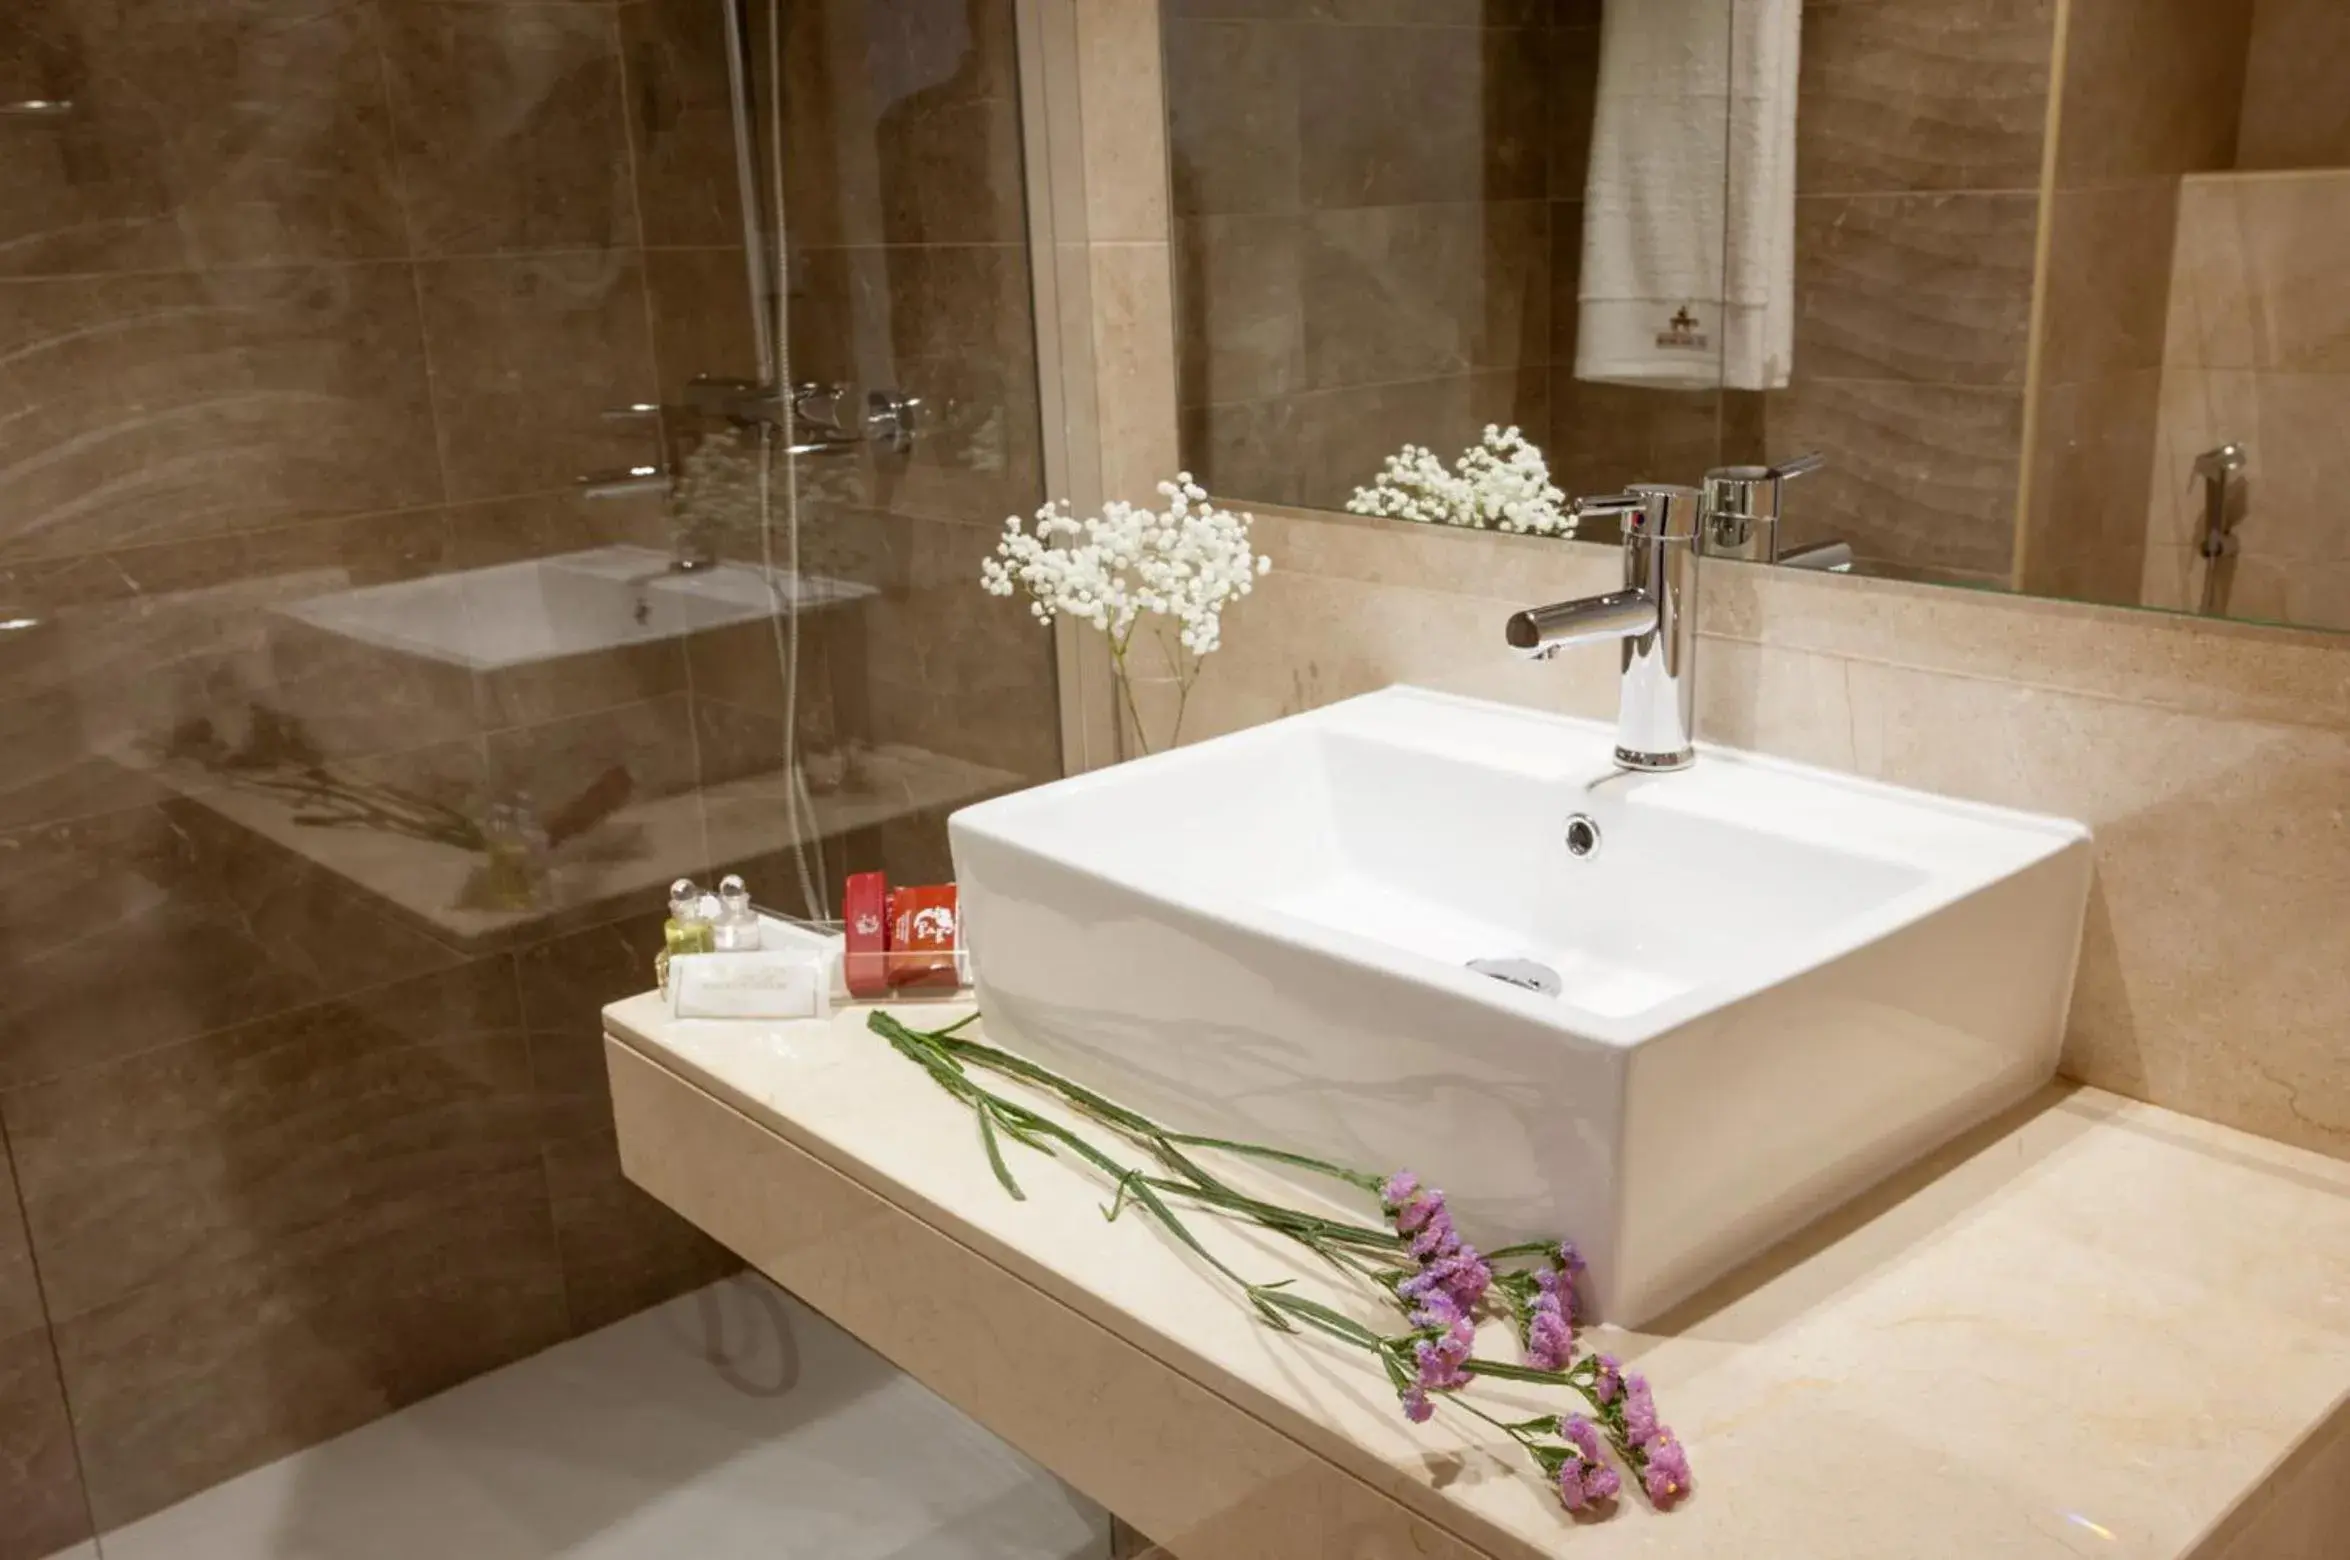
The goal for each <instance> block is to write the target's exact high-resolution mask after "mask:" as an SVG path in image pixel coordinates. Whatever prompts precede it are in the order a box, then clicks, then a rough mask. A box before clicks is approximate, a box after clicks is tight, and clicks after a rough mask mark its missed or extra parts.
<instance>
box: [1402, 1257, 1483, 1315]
mask: <svg viewBox="0 0 2350 1560" xmlns="http://www.w3.org/2000/svg"><path fill="white" fill-rule="evenodd" d="M1492 1285H1493V1269H1492V1268H1491V1267H1489V1266H1487V1265H1486V1262H1485V1259H1484V1258H1483V1257H1480V1256H1479V1255H1477V1248H1476V1247H1474V1246H1456V1247H1455V1248H1454V1249H1453V1250H1451V1251H1449V1252H1447V1253H1445V1254H1444V1255H1443V1256H1440V1257H1437V1258H1435V1259H1433V1260H1432V1261H1430V1262H1428V1263H1427V1265H1426V1266H1424V1267H1422V1268H1421V1269H1420V1271H1419V1272H1417V1273H1415V1274H1413V1275H1412V1276H1411V1277H1410V1278H1407V1279H1405V1280H1404V1281H1403V1282H1402V1283H1401V1284H1399V1285H1398V1286H1396V1293H1398V1294H1400V1295H1402V1296H1403V1297H1404V1298H1405V1299H1406V1300H1418V1299H1420V1298H1421V1297H1422V1296H1424V1295H1430V1294H1439V1293H1441V1294H1444V1295H1446V1296H1449V1297H1450V1298H1451V1300H1452V1303H1453V1304H1454V1305H1455V1306H1457V1307H1459V1308H1460V1309H1461V1310H1462V1311H1463V1312H1464V1313H1466V1312H1473V1311H1475V1310H1476V1309H1477V1307H1478V1305H1479V1304H1481V1303H1482V1302H1483V1301H1484V1299H1485V1291H1486V1290H1487V1289H1489V1288H1491V1287H1492Z"/></svg>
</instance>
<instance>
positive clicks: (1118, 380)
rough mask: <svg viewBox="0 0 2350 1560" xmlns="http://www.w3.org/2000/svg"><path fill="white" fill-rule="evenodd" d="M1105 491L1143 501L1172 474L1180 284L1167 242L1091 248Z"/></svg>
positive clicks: (1175, 459)
mask: <svg viewBox="0 0 2350 1560" xmlns="http://www.w3.org/2000/svg"><path fill="white" fill-rule="evenodd" d="M1090 259H1091V266H1090V271H1091V280H1092V286H1093V310H1094V314H1093V351H1094V363H1095V371H1096V374H1097V376H1098V381H1099V384H1100V399H1099V402H1098V409H1099V416H1100V427H1101V451H1102V490H1103V492H1104V494H1105V495H1106V496H1108V497H1111V498H1123V499H1127V500H1129V501H1131V502H1143V501H1146V500H1151V499H1153V498H1155V491H1154V490H1155V488H1156V485H1157V484H1158V483H1160V482H1163V481H1165V480H1167V479H1168V478H1169V477H1171V476H1173V475H1174V474H1175V470H1176V467H1177V465H1178V463H1179V462H1180V460H1181V456H1180V454H1179V453H1178V451H1177V448H1176V415H1175V278H1174V274H1173V270H1172V266H1171V263H1170V259H1169V254H1168V246H1167V244H1166V243H1165V241H1163V240H1162V241H1159V242H1156V243H1132V244H1118V243H1110V244H1101V243H1097V244H1095V245H1094V246H1093V247H1092V250H1091V255H1090Z"/></svg>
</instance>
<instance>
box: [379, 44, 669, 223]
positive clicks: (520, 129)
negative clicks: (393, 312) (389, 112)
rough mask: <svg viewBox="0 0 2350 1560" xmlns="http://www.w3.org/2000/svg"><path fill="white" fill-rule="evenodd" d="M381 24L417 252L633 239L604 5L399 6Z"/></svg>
mask: <svg viewBox="0 0 2350 1560" xmlns="http://www.w3.org/2000/svg"><path fill="white" fill-rule="evenodd" d="M386 22H387V36H386V38H385V45H384V57H385V65H386V73H387V75H388V77H389V80H390V83H391V95H392V103H393V112H394V124H395V126H396V128H397V132H398V140H399V148H400V171H401V177H402V179H403V181H404V183H405V187H406V190H407V209H408V227H409V235H410V241H411V243H412V244H413V246H414V248H415V250H416V252H417V253H418V254H424V255H481V254H490V253H496V252H502V251H514V250H551V249H593V248H604V247H608V246H612V245H620V244H634V243H635V242H636V241H637V215H636V203H635V198H634V195H633V191H632V185H631V182H630V168H629V145H628V130H627V126H626V124H625V122H624V118H623V114H622V103H621V68H620V38H619V32H618V26H617V23H616V21H615V20H614V14H613V11H612V10H611V8H610V7H607V6H600V5H543V4H542V5H532V4H506V3H502V0H482V3H463V4H436V3H431V0H401V3H399V4H396V5H393V6H391V7H389V8H388V11H387V13H386Z"/></svg>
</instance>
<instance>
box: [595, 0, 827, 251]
mask: <svg viewBox="0 0 2350 1560" xmlns="http://www.w3.org/2000/svg"><path fill="white" fill-rule="evenodd" d="M619 19H620V39H621V46H622V49H623V51H624V58H625V64H626V72H627V83H628V111H629V117H628V125H629V133H630V135H631V137H632V138H633V140H634V144H635V149H636V198H637V205H638V208H639V210H640V212H641V214H642V217H643V221H644V238H645V242H646V243H647V244H654V245H669V244H681V245H702V246H710V245H728V244H740V243H741V242H742V206H741V200H740V196H739V186H738V184H737V179H736V173H735V163H734V113H733V109H732V107H731V103H730V99H729V97H728V89H727V72H726V37H725V30H724V25H723V22H722V18H721V13H720V11H719V8H718V7H717V6H715V5H676V4H673V3H671V0H625V3H624V4H622V5H621V6H620V9H619ZM796 214H797V213H795V215H796Z"/></svg>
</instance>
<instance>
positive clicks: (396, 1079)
mask: <svg viewBox="0 0 2350 1560" xmlns="http://www.w3.org/2000/svg"><path fill="white" fill-rule="evenodd" d="M529 1091H530V1072H529V1065H528V1059H527V1056H526V1055H525V1046H524V1042H523V1039H522V1035H521V1032H520V1024H519V1015H518V1013H517V1010H516V998H515V991H514V985H513V976H512V971H511V970H510V969H509V968H508V967H507V965H506V964H505V962H504V961H503V960H495V959H493V960H487V961H483V962H479V963H475V964H469V965H464V966H459V967H456V968H454V969H451V970H448V971H446V972H443V973H440V974H436V975H432V976H428V977H425V978H423V979H420V980H413V981H407V982H401V983H396V984H393V985H390V986H385V987H377V988H374V989H372V990H370V991H368V992H364V993H361V994H358V995H354V996H351V997H347V998H344V999H342V1000H340V1001H335V1002H329V1003H326V1004H322V1005H313V1006H310V1007H306V1008H302V1009H298V1010H295V1011H293V1012H289V1013H287V1014H284V1015H282V1016H280V1017H276V1018H272V1019H267V1020H263V1021H261V1022H259V1023H255V1024H250V1025H246V1026H244V1027H241V1028H238V1029H234V1030H228V1031H224V1032H219V1033H215V1034H212V1035H209V1036H205V1037H203V1038H200V1039H196V1040H193V1041H189V1042H187V1043H184V1044H179V1045H172V1046H167V1047H165V1048H163V1049H161V1050H156V1051H150V1052H147V1053H145V1054H143V1055H140V1056H137V1057H133V1058H130V1059H127V1060H125V1061H121V1062H116V1063H113V1064H110V1065H107V1066H102V1067H85V1068H82V1069H79V1070H76V1071H74V1072H71V1073H68V1074H65V1075H62V1076H59V1077H57V1078H53V1079H50V1080H48V1081H46V1082H40V1083H31V1084H25V1085H22V1086H20V1087H16V1088H12V1089H9V1090H8V1091H6V1093H5V1095H4V1096H0V1112H4V1113H5V1116H6V1119H7V1123H8V1132H9V1138H10V1141H11V1143H12V1144H13V1145H14V1147H15V1151H16V1156H17V1169H18V1176H19V1183H20V1186H21V1188H22V1191H23V1195H24V1202H25V1212H26V1217H27V1220H28V1222H29V1224H30V1226H31V1229H32V1236H33V1241H34V1244H35V1249H36V1250H37V1251H38V1252H39V1253H40V1258H41V1271H42V1278H43V1283H44V1286H45V1288H46V1290H47V1293H48V1297H49V1305H50V1313H51V1316H52V1318H53V1319H54V1320H55V1321H57V1322H59V1323H64V1322H67V1321H70V1320H72V1319H73V1318H75V1317H78V1316H81V1315H82V1314H84V1313H85V1312H88V1311H92V1310H95V1309H97V1308H99V1307H101V1306H104V1305H107V1304H109V1303H112V1302H115V1301H118V1300H120V1299H122V1298H123V1297H125V1296H126V1295H129V1294H131V1293H132V1292H133V1291H135V1290H138V1289H142V1288H146V1287H149V1286H152V1285H156V1284H159V1283H168V1282H171V1281H172V1280H173V1279H174V1278H175V1276H176V1275H179V1274H181V1273H184V1272H188V1271H191V1270H193V1269H196V1268H199V1267H203V1266H207V1265H219V1266H225V1267H236V1266H243V1265H248V1264H252V1263H256V1262H260V1261H263V1260H266V1256H267V1253H269V1252H270V1251H271V1250H273V1249H274V1248H277V1247H279V1246H283V1245H287V1244H290V1243H294V1242H296V1241H298V1239H299V1237H301V1236H302V1235H303V1234H305V1233H307V1232H310V1231H312V1230H314V1229H315V1228H317V1227H318V1226H320V1225H322V1224H331V1223H333V1222H334V1220H335V1218H336V1217H337V1216H338V1215H340V1214H341V1213H343V1212H344V1211H347V1210H348V1209H350V1208H351V1207H352V1206H354V1205H361V1204H385V1203H391V1202H396V1201H402V1200H406V1199H410V1198H416V1199H421V1200H424V1201H425V1202H427V1203H428V1204H429V1203H430V1201H431V1200H432V1199H434V1198H441V1197H454V1196H457V1195H458V1194H459V1193H460V1191H461V1190H462V1189H463V1188H464V1187H466V1186H467V1185H469V1184H471V1183H473V1182H474V1181H476V1180H482V1181H494V1180H495V1179H496V1178H497V1177H499V1176H501V1175H504V1174H507V1173H509V1172H510V1171H512V1170H513V1168H514V1167H515V1166H516V1165H517V1164H519V1163H526V1162H527V1160H528V1155H529V1141H530V1132H529V1125H530V1123H529V1105H530V1093H529Z"/></svg>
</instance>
